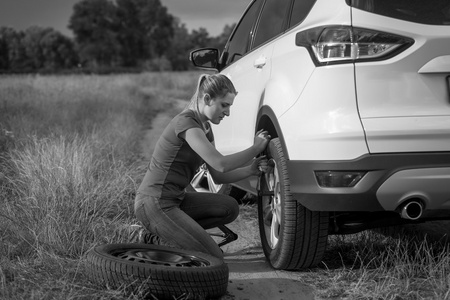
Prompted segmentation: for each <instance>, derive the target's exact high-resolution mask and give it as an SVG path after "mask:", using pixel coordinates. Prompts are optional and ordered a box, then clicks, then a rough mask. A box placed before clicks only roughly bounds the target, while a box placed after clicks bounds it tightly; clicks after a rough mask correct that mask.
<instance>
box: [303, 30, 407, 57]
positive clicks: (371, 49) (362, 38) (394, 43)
mask: <svg viewBox="0 0 450 300" xmlns="http://www.w3.org/2000/svg"><path fill="white" fill-rule="evenodd" d="M295 43H296V45H297V46H302V47H306V48H307V49H308V51H309V52H310V54H311V57H312V58H313V60H314V62H315V63H316V65H319V66H320V65H328V64H338V63H351V62H362V61H374V60H383V59H387V58H390V57H393V56H395V55H397V54H399V53H400V52H402V51H404V50H405V49H407V48H408V47H410V46H411V45H412V44H414V40H413V39H410V38H407V37H403V36H398V35H394V34H391V33H386V32H380V31H375V30H370V29H364V28H356V27H351V26H335V27H333V26H332V27H318V28H313V29H309V30H306V31H302V32H299V33H297V35H296V40H295Z"/></svg>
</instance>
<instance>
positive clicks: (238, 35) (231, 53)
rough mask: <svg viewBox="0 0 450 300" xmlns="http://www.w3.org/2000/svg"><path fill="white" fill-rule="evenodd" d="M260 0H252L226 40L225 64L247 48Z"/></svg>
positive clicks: (235, 58)
mask: <svg viewBox="0 0 450 300" xmlns="http://www.w3.org/2000/svg"><path fill="white" fill-rule="evenodd" d="M262 2H263V0H256V1H254V2H253V3H252V5H251V6H250V7H249V9H248V10H247V12H246V13H245V15H244V16H243V17H242V19H241V21H240V22H239V24H238V25H237V27H236V29H235V31H234V34H233V36H232V37H231V39H230V41H229V42H228V48H227V50H226V61H225V65H229V64H231V63H232V62H235V61H237V60H238V59H240V58H241V57H242V56H244V55H245V53H247V51H248V50H249V46H250V40H251V36H252V30H253V28H254V25H255V23H256V19H257V18H258V15H259V11H260V8H261V3H262Z"/></svg>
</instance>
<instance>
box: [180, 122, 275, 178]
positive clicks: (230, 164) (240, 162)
mask: <svg viewBox="0 0 450 300" xmlns="http://www.w3.org/2000/svg"><path fill="white" fill-rule="evenodd" d="M181 137H182V138H184V139H185V140H186V142H187V143H188V144H189V146H190V147H191V148H192V149H193V150H194V151H195V152H196V153H197V154H198V155H199V156H200V157H201V158H202V159H203V160H204V161H205V162H206V164H208V166H210V167H212V168H213V169H215V170H217V171H219V172H221V173H227V172H229V171H232V170H235V169H237V168H240V167H242V166H244V165H245V164H247V163H248V162H249V161H250V160H251V159H253V158H254V157H255V156H256V155H258V154H259V153H261V152H262V151H263V150H264V149H265V148H266V146H267V143H268V142H269V140H268V138H267V132H266V131H262V130H260V131H258V132H257V133H256V136H255V139H254V143H253V145H252V146H250V147H249V148H247V149H245V150H243V151H240V152H237V153H234V154H230V155H225V156H224V155H222V154H221V153H220V152H219V151H217V149H216V148H215V147H214V145H213V144H211V142H210V141H209V140H208V139H207V138H206V136H205V133H204V132H203V130H201V129H200V128H190V129H188V130H186V131H185V132H183V133H182V134H181ZM239 172H244V171H239Z"/></svg>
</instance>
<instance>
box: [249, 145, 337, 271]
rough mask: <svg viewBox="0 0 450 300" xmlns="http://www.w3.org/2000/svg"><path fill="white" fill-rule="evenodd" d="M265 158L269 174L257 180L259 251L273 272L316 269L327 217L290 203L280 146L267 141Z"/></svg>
mask: <svg viewBox="0 0 450 300" xmlns="http://www.w3.org/2000/svg"><path fill="white" fill-rule="evenodd" d="M266 156H267V158H268V160H269V164H270V165H271V166H273V167H272V168H271V170H270V171H269V172H267V173H265V174H264V176H262V177H261V181H260V191H259V196H258V219H259V229H260V235H261V242H262V247H263V250H264V254H265V256H266V258H267V259H268V260H269V262H270V264H271V265H272V266H273V267H274V268H275V269H285V270H295V269H302V268H310V267H314V266H316V265H317V264H318V263H319V262H320V261H321V260H322V257H323V255H324V252H325V248H326V244H327V238H328V222H329V217H328V213H326V212H313V211H310V210H308V209H307V208H306V207H304V206H302V205H301V204H300V203H298V202H297V201H296V200H295V199H293V197H292V195H291V192H290V183H289V176H288V170H287V164H286V159H285V155H284V152H283V148H282V145H281V142H280V140H279V139H278V138H274V139H272V140H271V141H270V143H269V145H268V147H267V150H266Z"/></svg>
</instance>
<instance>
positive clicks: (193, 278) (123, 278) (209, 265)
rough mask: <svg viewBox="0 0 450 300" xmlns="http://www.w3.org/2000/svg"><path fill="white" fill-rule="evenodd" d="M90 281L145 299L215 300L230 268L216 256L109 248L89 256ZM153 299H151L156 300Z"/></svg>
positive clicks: (136, 246)
mask: <svg viewBox="0 0 450 300" xmlns="http://www.w3.org/2000/svg"><path fill="white" fill-rule="evenodd" d="M87 262H88V266H87V267H88V270H89V275H90V279H91V280H92V281H94V282H97V283H99V284H101V285H106V286H108V287H113V288H125V289H126V290H127V291H130V292H133V293H142V294H143V295H144V297H150V296H154V297H157V299H175V298H176V299H178V297H180V296H181V295H183V294H184V295H185V296H187V295H189V299H214V298H218V297H220V296H222V295H224V294H225V293H226V291H227V285H228V267H227V265H226V264H225V263H224V262H223V260H221V259H219V258H216V257H214V256H211V255H208V254H205V253H201V252H195V251H188V250H180V249H174V248H169V247H164V246H158V245H148V244H107V245H103V246H98V247H96V248H93V249H92V250H91V251H89V252H88V254H87ZM154 297H152V298H151V299H155V298H154Z"/></svg>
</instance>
